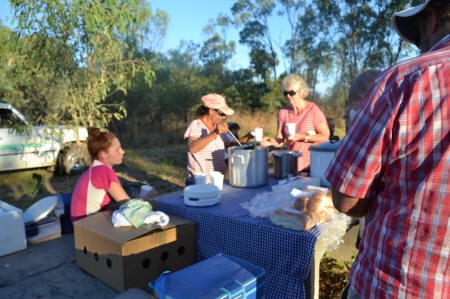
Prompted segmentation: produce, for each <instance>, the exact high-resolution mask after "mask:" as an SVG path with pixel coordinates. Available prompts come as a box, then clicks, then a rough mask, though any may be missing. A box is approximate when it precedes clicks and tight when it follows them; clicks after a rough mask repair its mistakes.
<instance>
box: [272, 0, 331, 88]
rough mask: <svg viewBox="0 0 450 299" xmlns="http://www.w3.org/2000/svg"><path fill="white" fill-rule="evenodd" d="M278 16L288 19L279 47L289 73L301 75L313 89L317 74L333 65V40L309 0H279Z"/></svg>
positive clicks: (328, 69)
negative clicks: (281, 46) (286, 32)
mask: <svg viewBox="0 0 450 299" xmlns="http://www.w3.org/2000/svg"><path fill="white" fill-rule="evenodd" d="M279 7H280V9H279V12H278V15H279V16H282V17H283V19H285V20H287V23H288V27H289V35H288V37H287V39H286V41H285V43H284V46H283V48H282V50H283V53H284V55H285V56H286V58H287V62H288V66H287V67H286V71H287V72H288V73H293V72H295V73H299V74H301V75H303V76H304V77H305V79H306V82H307V83H308V86H309V87H310V88H311V90H312V94H314V93H315V90H316V85H317V83H318V74H319V72H320V71H321V72H322V73H323V74H327V73H329V72H330V70H331V69H332V52H331V50H332V41H331V39H330V37H329V35H328V34H327V33H328V27H327V26H326V25H325V23H324V22H322V21H321V20H320V14H319V12H318V11H317V10H315V8H314V6H313V5H312V1H305V0H280V5H279Z"/></svg>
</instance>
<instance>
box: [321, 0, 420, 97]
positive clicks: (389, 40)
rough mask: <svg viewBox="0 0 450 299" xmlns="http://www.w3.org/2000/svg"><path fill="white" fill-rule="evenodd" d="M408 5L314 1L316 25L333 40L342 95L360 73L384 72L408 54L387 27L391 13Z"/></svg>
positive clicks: (402, 0)
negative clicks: (326, 31) (371, 70)
mask: <svg viewBox="0 0 450 299" xmlns="http://www.w3.org/2000/svg"><path fill="white" fill-rule="evenodd" d="M409 2H410V1H408V0H393V1H391V0H389V1H388V0H379V1H374V0H361V1H354V0H345V1H338V0H333V1H330V0H315V7H316V9H315V10H316V11H319V12H321V14H320V16H319V20H320V22H321V23H322V24H325V26H327V27H329V31H328V32H329V35H330V36H333V37H334V39H335V41H334V46H333V52H334V57H336V59H335V61H334V64H335V68H336V69H337V70H338V72H339V74H340V75H339V77H338V78H337V79H338V81H340V82H341V86H342V88H343V89H344V91H345V94H346V93H347V91H348V88H349V86H350V84H351V82H352V81H353V80H354V79H355V78H356V77H357V76H358V75H359V74H360V73H362V72H363V71H365V70H367V69H369V68H375V69H376V68H379V69H384V68H386V67H387V66H389V65H391V64H393V63H395V62H397V61H398V59H400V58H402V57H404V56H405V55H407V54H408V53H409V51H410V49H411V48H410V47H408V46H407V45H405V43H404V42H403V41H402V40H401V39H400V38H399V37H398V36H397V34H396V33H394V31H393V29H392V26H391V16H392V15H393V13H394V12H396V11H400V10H401V9H403V8H404V7H405V6H406V5H407V4H408V3H409ZM413 2H416V3H417V2H420V1H413ZM413 4H414V3H413Z"/></svg>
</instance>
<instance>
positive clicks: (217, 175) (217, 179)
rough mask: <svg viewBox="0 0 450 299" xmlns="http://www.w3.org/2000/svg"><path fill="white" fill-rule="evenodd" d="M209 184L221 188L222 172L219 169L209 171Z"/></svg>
mask: <svg viewBox="0 0 450 299" xmlns="http://www.w3.org/2000/svg"><path fill="white" fill-rule="evenodd" d="M209 177H210V179H211V184H212V185H214V186H216V187H217V188H219V190H220V191H222V188H223V174H222V173H221V172H219V171H211V172H210V173H209Z"/></svg>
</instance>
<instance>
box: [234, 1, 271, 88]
mask: <svg viewBox="0 0 450 299" xmlns="http://www.w3.org/2000/svg"><path fill="white" fill-rule="evenodd" d="M275 7H276V4H275V1H273V0H237V1H236V2H235V4H234V5H233V7H232V8H231V11H232V13H233V16H234V20H233V21H232V23H233V24H234V25H235V26H237V27H238V28H241V27H242V29H241V31H240V32H239V36H240V42H241V43H243V44H246V45H248V46H249V47H250V49H251V54H250V60H251V64H252V66H253V68H254V70H255V73H256V74H258V75H260V78H261V79H262V80H263V81H264V80H266V79H268V78H269V76H270V72H269V71H268V70H270V71H271V72H272V76H273V78H276V77H277V70H276V66H277V65H278V63H279V61H278V59H277V53H276V50H275V45H274V42H273V39H272V36H271V32H270V26H269V19H270V16H271V15H272V14H273V13H274V10H275Z"/></svg>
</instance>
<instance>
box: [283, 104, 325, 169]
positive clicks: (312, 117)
mask: <svg viewBox="0 0 450 299" xmlns="http://www.w3.org/2000/svg"><path fill="white" fill-rule="evenodd" d="M326 122H327V119H326V117H325V114H323V112H322V110H320V108H319V106H317V105H316V104H315V103H310V104H309V106H307V107H306V109H304V110H303V111H302V112H300V113H299V114H295V113H294V110H292V109H291V108H282V109H280V111H279V112H278V126H279V127H281V128H282V129H281V133H282V135H283V138H284V139H286V140H287V145H288V147H289V149H290V150H292V151H296V152H301V153H302V155H301V156H299V157H298V171H302V170H303V169H305V168H306V167H308V166H309V164H310V153H309V147H310V146H311V145H312V143H308V142H304V141H297V142H293V141H289V140H288V139H287V138H288V136H289V134H288V131H287V128H286V124H287V123H296V124H297V125H296V133H299V134H306V132H307V131H309V130H313V131H317V128H318V127H319V126H320V125H321V124H323V123H326Z"/></svg>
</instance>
